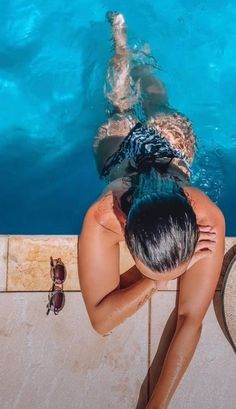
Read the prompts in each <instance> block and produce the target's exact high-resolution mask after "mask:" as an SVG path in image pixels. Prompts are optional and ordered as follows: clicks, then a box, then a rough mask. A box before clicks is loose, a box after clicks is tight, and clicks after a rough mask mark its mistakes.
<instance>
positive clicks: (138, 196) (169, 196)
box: [121, 166, 199, 273]
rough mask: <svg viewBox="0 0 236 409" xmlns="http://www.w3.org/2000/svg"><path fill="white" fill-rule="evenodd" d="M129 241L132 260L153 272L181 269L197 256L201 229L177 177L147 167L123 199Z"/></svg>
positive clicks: (122, 204)
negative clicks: (133, 258) (185, 263)
mask: <svg viewBox="0 0 236 409" xmlns="http://www.w3.org/2000/svg"><path fill="white" fill-rule="evenodd" d="M121 207H122V209H123V211H124V212H125V213H126V214H127V223H126V226H125V241H126V244H127V247H128V248H129V250H130V253H131V254H132V256H135V257H136V258H138V259H139V260H140V261H141V262H142V263H143V264H145V265H146V266H147V267H149V268H150V269H151V270H152V271H153V272H155V271H158V272H161V273H164V272H167V271H170V270H172V269H174V268H177V267H178V266H179V265H181V264H182V263H184V262H185V261H188V260H189V259H191V257H192V256H193V253H194V250H195V247H196V244H197V241H198V237H199V228H198V225H197V220H196V215H195V213H194V211H193V208H192V206H191V203H190V201H189V199H188V197H187V196H186V194H185V192H184V190H183V188H182V187H181V186H180V185H179V184H178V183H177V182H176V180H175V178H174V177H173V176H170V175H168V173H167V172H160V171H159V170H158V169H157V168H155V167H153V166H146V167H144V168H143V169H142V171H141V172H139V173H138V174H137V175H136V177H135V179H133V182H132V185H131V187H130V189H128V191H127V192H125V194H123V196H122V198H121Z"/></svg>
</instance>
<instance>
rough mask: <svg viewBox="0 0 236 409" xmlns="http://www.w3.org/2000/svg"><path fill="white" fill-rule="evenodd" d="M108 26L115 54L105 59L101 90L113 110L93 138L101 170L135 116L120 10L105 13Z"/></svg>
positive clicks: (131, 124)
mask: <svg viewBox="0 0 236 409" xmlns="http://www.w3.org/2000/svg"><path fill="white" fill-rule="evenodd" d="M107 18H108V20H109V22H110V23H111V26H112V37H113V41H114V49H115V54H114V56H113V57H112V59H111V60H110V62H109V67H108V71H107V82H108V83H109V85H110V88H111V89H110V91H109V92H108V91H107V90H106V89H105V94H106V96H107V98H108V99H109V101H110V102H111V103H112V105H113V107H114V113H113V114H112V115H111V117H110V118H109V119H108V121H107V122H105V123H104V124H102V125H101V126H100V128H99V129H98V133H97V135H96V137H95V139H94V142H93V150H94V154H95V159H96V164H97V169H98V172H99V174H101V171H102V168H103V166H104V163H105V161H106V159H107V158H108V157H109V156H110V155H112V154H113V153H114V152H115V151H116V150H117V149H118V147H119V145H120V143H121V142H122V140H123V139H124V138H125V137H126V135H127V134H128V133H129V132H130V130H131V129H132V128H133V127H134V126H135V125H136V123H137V122H138V119H137V118H136V116H135V115H134V114H133V113H132V111H131V109H132V107H133V105H134V104H135V103H136V102H137V100H138V86H137V87H136V92H135V91H134V90H133V88H132V85H133V80H132V78H131V76H130V56H129V54H130V51H129V49H128V46H127V35H126V26H125V21H124V17H123V15H122V14H120V13H112V12H109V13H107Z"/></svg>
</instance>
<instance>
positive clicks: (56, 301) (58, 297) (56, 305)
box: [47, 287, 65, 314]
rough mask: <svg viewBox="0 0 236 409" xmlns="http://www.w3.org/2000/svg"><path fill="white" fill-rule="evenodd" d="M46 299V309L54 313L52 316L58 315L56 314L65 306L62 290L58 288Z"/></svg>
mask: <svg viewBox="0 0 236 409" xmlns="http://www.w3.org/2000/svg"><path fill="white" fill-rule="evenodd" d="M48 298H49V303H48V305H47V307H48V308H49V309H50V310H51V311H54V314H58V312H59V311H61V310H62V308H63V307H64V305H65V294H64V292H63V290H62V289H61V288H60V287H55V288H54V291H53V292H52V293H50V294H49V297H48Z"/></svg>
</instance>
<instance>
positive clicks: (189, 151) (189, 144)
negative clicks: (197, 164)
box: [147, 112, 196, 163]
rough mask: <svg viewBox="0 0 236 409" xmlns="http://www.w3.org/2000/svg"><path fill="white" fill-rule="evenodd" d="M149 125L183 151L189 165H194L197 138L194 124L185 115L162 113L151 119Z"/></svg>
mask: <svg viewBox="0 0 236 409" xmlns="http://www.w3.org/2000/svg"><path fill="white" fill-rule="evenodd" d="M147 124H148V125H149V126H150V127H152V128H154V129H155V130H156V131H157V132H159V133H161V135H162V136H164V137H165V138H166V139H167V140H168V141H169V142H170V143H171V145H172V146H174V147H175V148H177V149H179V150H180V151H182V152H183V153H184V155H185V156H186V157H187V158H188V161H189V163H192V161H193V159H194V156H195V152H196V137H195V134H194V131H193V128H192V123H191V121H190V120H189V119H188V118H187V117H186V116H185V115H183V114H180V113H179V112H172V113H167V112H166V113H165V112H162V113H159V114H157V115H154V116H152V117H150V118H149V119H148V121H147Z"/></svg>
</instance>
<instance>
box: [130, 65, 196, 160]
mask: <svg viewBox="0 0 236 409" xmlns="http://www.w3.org/2000/svg"><path fill="white" fill-rule="evenodd" d="M154 70H155V68H154V67H153V66H152V65H149V64H140V65H135V66H134V67H133V68H132V69H131V76H132V78H133V80H134V81H139V84H140V87H141V94H142V107H143V111H144V113H145V115H146V117H147V125H149V126H150V127H152V128H154V129H156V130H157V131H158V132H160V133H161V134H162V135H163V136H165V138H166V139H168V140H169V142H170V143H171V144H172V145H173V146H175V147H176V148H177V149H180V150H181V151H182V152H183V153H184V154H185V155H186V157H187V158H188V160H189V162H190V163H191V162H192V161H193V158H194V154H195V150H196V140H195V135H194V132H193V129H192V124H191V121H190V120H189V119H188V118H187V117H186V116H185V115H183V114H182V113H180V112H178V111H177V110H176V109H174V108H172V107H171V106H170V105H169V101H168V95H167V91H166V88H165V86H164V84H163V82H162V81H161V80H160V79H159V78H157V77H155V76H154V74H153V73H154Z"/></svg>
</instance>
